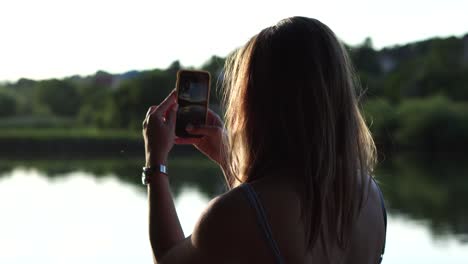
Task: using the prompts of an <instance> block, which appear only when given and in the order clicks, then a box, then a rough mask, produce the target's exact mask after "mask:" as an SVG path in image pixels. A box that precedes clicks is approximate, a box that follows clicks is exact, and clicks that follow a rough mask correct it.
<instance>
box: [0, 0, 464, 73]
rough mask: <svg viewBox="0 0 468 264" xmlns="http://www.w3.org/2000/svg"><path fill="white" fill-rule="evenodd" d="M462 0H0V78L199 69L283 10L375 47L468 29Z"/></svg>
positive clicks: (280, 15)
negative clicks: (369, 40)
mask: <svg viewBox="0 0 468 264" xmlns="http://www.w3.org/2000/svg"><path fill="white" fill-rule="evenodd" d="M467 10H468V1H467V0H392V1H390V0H385V1H383V0H354V1H352V0H348V1H338V0H321V1H315V0H308V1H299V0H283V1H276V0H260V1H255V0H236V1H222V0H217V1H215V0H189V1H184V0H177V1H170V0H166V1H159V0H0V34H1V35H0V36H1V37H0V80H9V81H15V80H17V79H18V78H21V77H27V78H31V79H45V78H52V77H57V78H60V77H64V76H70V75H75V74H80V75H88V74H92V73H94V72H96V71H97V70H105V71H108V72H111V73H121V72H125V71H129V70H134V69H135V70H144V69H152V68H166V67H167V66H168V65H169V64H170V63H171V62H173V61H174V60H177V59H179V60H180V61H181V63H182V65H184V66H200V65H201V64H202V63H203V62H205V61H206V60H207V59H208V58H210V57H211V55H220V56H225V55H227V54H228V53H229V52H230V51H232V50H233V49H235V48H236V47H239V46H241V45H242V44H243V43H245V42H246V41H247V40H248V39H249V38H250V37H251V36H252V35H254V34H256V33H257V32H258V31H260V30H261V29H263V28H265V27H267V26H270V25H272V24H274V23H276V22H277V21H278V20H280V19H282V18H285V17H289V16H296V15H299V16H308V17H314V18H317V19H319V20H321V21H322V22H324V23H325V24H327V25H328V26H329V27H331V28H332V30H334V31H335V33H336V34H337V35H338V37H340V38H341V39H342V40H343V41H345V42H346V43H348V44H358V43H361V42H362V41H363V40H364V39H365V38H366V37H368V36H369V37H371V38H372V40H373V43H374V46H375V47H376V48H382V47H385V46H391V45H395V44H405V43H408V42H412V41H416V40H422V39H427V38H430V37H435V36H441V37H446V36H452V35H456V36H461V35H463V34H466V33H468V15H467Z"/></svg>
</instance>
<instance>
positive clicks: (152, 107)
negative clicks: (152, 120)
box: [145, 105, 156, 118]
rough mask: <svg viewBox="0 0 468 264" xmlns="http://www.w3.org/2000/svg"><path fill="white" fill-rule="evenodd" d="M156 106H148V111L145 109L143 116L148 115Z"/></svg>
mask: <svg viewBox="0 0 468 264" xmlns="http://www.w3.org/2000/svg"><path fill="white" fill-rule="evenodd" d="M155 108H156V106H155V105H152V106H150V107H149V108H148V111H146V115H145V118H146V117H148V116H149V115H150V114H151V113H152V112H153V111H154V109H155Z"/></svg>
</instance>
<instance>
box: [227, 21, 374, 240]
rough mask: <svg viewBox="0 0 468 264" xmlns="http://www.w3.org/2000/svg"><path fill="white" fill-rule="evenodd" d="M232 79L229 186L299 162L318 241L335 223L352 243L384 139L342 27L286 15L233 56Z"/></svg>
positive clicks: (296, 175)
mask: <svg viewBox="0 0 468 264" xmlns="http://www.w3.org/2000/svg"><path fill="white" fill-rule="evenodd" d="M224 86H225V96H224V104H225V106H226V109H225V111H226V112H225V121H226V130H227V133H228V135H227V138H226V145H227V147H226V148H225V149H226V150H227V152H226V155H225V158H226V164H228V170H227V172H226V174H227V181H228V185H229V187H231V188H232V187H234V186H235V185H236V182H237V183H240V182H251V181H254V180H256V179H259V178H261V177H267V176H268V174H267V173H265V172H267V171H268V170H270V171H273V170H275V168H278V166H280V167H282V168H288V169H291V172H292V173H291V174H290V175H287V177H291V180H293V181H294V182H296V183H297V188H298V192H299V193H300V196H301V208H302V217H303V221H304V223H305V225H306V230H307V241H308V244H309V246H313V245H315V243H316V241H317V239H318V238H319V237H320V236H321V235H323V234H325V233H326V234H328V236H327V237H332V238H334V239H335V238H336V241H337V242H338V245H340V246H341V247H343V248H344V247H346V244H347V240H348V237H349V234H350V232H351V231H350V230H351V229H352V225H353V224H354V222H355V219H356V216H357V214H358V213H359V211H360V208H361V207H362V201H363V199H364V198H363V193H364V192H362V189H363V188H364V187H363V186H365V185H366V184H367V183H368V181H366V180H365V179H369V178H368V175H369V174H370V173H371V172H372V170H373V166H374V164H375V145H374V142H373V140H372V137H371V135H370V133H369V130H368V128H367V126H366V124H365V122H364V120H363V118H362V116H361V114H360V110H359V104H358V99H357V96H356V88H357V87H358V86H357V85H356V79H355V77H354V71H353V67H352V65H351V62H350V59H349V57H348V55H347V52H346V50H345V49H344V47H343V45H342V44H341V42H340V41H339V40H338V39H337V37H336V36H335V34H334V33H333V32H332V31H331V30H330V29H329V28H328V27H327V26H326V25H324V24H323V23H321V22H320V21H318V20H315V19H310V18H304V17H292V18H287V19H284V20H282V21H280V22H279V23H278V24H276V25H274V26H272V27H268V28H266V29H264V30H262V31H261V32H260V33H259V34H257V35H255V36H254V37H252V38H251V39H250V40H249V41H248V42H247V43H246V44H245V46H243V47H242V48H240V49H239V50H238V51H237V52H235V53H234V54H233V55H232V56H230V58H229V59H228V61H227V63H226V67H225V77H224ZM236 179H237V180H236ZM359 195H360V196H359ZM356 197H361V198H360V199H356ZM324 219H327V220H326V221H327V224H326V225H324ZM325 226H328V228H325ZM322 237H323V236H322Z"/></svg>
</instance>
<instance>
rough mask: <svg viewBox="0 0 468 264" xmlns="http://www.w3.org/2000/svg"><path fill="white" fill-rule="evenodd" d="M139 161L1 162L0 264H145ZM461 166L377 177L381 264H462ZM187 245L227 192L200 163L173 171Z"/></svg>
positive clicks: (415, 168) (465, 177) (435, 163)
mask: <svg viewBox="0 0 468 264" xmlns="http://www.w3.org/2000/svg"><path fill="white" fill-rule="evenodd" d="M142 160H143V159H141V158H132V157H117V158H116V157H112V158H106V157H99V158H66V157H62V158H60V159H47V158H33V159H31V158H29V159H18V158H10V159H6V158H3V159H1V160H0V214H1V217H0V263H8V264H12V263H87V264H89V263H113V264H117V263H151V261H152V258H151V249H150V245H149V240H148V232H147V200H146V189H145V187H144V186H142V185H141V183H140V171H141V165H142ZM466 161H467V159H466V158H453V157H450V156H449V155H444V156H442V157H434V156H432V157H427V156H426V155H420V154H413V155H411V154H405V155H403V154H401V155H397V156H394V157H392V158H387V159H385V160H384V161H383V162H382V163H381V164H380V165H379V167H378V169H377V171H376V175H377V179H378V181H379V182H380V185H381V188H382V190H383V192H384V195H385V199H386V202H387V207H388V210H389V219H388V235H387V249H386V253H385V256H384V262H383V263H398V264H404V263H450V264H451V263H460V264H461V263H468V209H467V208H468V206H467V205H466V201H467V197H468V162H466ZM169 170H170V178H171V185H172V188H173V193H174V196H175V199H176V207H177V211H178V213H179V217H180V221H181V223H182V227H183V230H184V232H185V234H186V235H189V234H190V233H191V231H192V229H193V227H194V224H195V222H196V220H197V218H198V216H199V215H200V213H201V212H202V211H203V209H204V208H205V206H206V205H207V203H208V202H209V200H210V199H212V198H213V197H214V196H216V195H217V194H219V193H221V192H222V191H223V190H224V185H223V180H222V173H221V171H220V170H219V169H218V168H217V167H216V166H215V165H214V164H213V163H212V162H211V161H209V160H207V159H205V158H204V157H202V156H201V155H179V156H177V157H174V158H172V160H170V163H169Z"/></svg>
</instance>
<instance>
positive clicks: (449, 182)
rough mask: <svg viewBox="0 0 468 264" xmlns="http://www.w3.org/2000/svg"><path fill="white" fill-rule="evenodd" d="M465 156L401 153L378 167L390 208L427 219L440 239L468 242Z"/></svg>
mask: <svg viewBox="0 0 468 264" xmlns="http://www.w3.org/2000/svg"><path fill="white" fill-rule="evenodd" d="M466 160H467V159H466V158H465V157H459V156H450V155H448V156H443V157H440V156H430V155H421V154H417V155H416V154H405V155H398V156H396V157H393V158H391V159H389V160H387V161H384V162H383V163H382V165H381V166H380V168H379V170H378V171H377V173H376V174H377V175H378V179H379V181H380V182H381V185H382V189H383V191H384V193H385V198H386V200H387V203H388V204H389V208H390V212H391V213H393V214H400V215H404V216H407V217H409V218H411V219H414V220H418V221H421V222H424V223H427V224H428V225H429V226H430V228H431V231H432V234H433V236H434V237H435V238H436V239H443V238H444V237H447V236H453V235H454V236H456V237H457V238H458V239H459V240H460V241H462V242H464V243H467V242H468V209H467V208H468V207H467V205H466V201H467V197H468V164H467V162H466Z"/></svg>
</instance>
